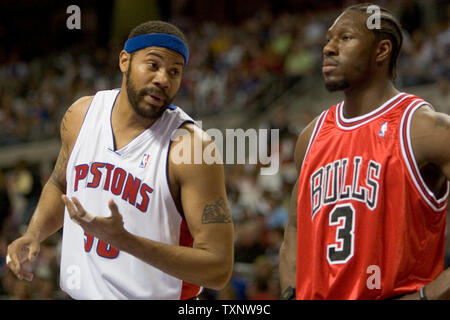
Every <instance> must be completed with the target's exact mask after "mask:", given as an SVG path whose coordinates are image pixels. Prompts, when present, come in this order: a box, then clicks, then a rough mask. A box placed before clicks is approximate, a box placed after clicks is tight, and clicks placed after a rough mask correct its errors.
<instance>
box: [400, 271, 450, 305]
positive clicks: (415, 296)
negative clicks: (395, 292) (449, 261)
mask: <svg viewBox="0 0 450 320" xmlns="http://www.w3.org/2000/svg"><path fill="white" fill-rule="evenodd" d="M425 295H426V299H427V300H449V299H450V268H447V269H445V270H444V271H443V272H442V273H441V274H440V275H439V276H438V277H437V278H436V279H435V280H434V281H432V282H431V283H429V284H428V285H426V286H425ZM399 300H420V294H419V292H414V293H411V294H407V295H404V296H402V297H400V298H399Z"/></svg>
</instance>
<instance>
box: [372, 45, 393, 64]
mask: <svg viewBox="0 0 450 320" xmlns="http://www.w3.org/2000/svg"><path fill="white" fill-rule="evenodd" d="M391 54H392V42H391V40H388V39H383V40H381V41H380V42H378V45H377V48H376V54H375V61H376V62H377V63H379V64H382V63H384V62H385V61H389V57H390V56H391Z"/></svg>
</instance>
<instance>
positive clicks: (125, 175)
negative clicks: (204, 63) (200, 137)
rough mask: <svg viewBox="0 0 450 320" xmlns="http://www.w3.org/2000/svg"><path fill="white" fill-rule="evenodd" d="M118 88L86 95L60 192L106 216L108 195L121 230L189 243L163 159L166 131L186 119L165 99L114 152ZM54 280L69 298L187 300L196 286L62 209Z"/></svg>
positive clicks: (167, 142)
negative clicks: (94, 232)
mask: <svg viewBox="0 0 450 320" xmlns="http://www.w3.org/2000/svg"><path fill="white" fill-rule="evenodd" d="M119 92H120V90H118V89H116V90H107V91H99V92H97V94H96V95H95V97H94V98H93V100H92V102H91V105H90V106H89V109H88V111H87V113H86V116H85V119H84V121H83V124H82V126H81V130H80V132H79V134H78V137H77V140H76V143H75V145H74V148H73V151H72V153H71V155H70V158H69V161H68V165H67V171H66V177H67V196H68V197H69V198H70V197H73V196H75V197H77V199H78V200H79V201H80V203H81V205H82V206H83V207H84V208H85V210H86V211H87V212H89V213H91V214H93V215H96V216H103V217H104V216H110V215H111V212H110V210H109V208H108V201H109V200H110V199H113V200H114V202H115V203H116V204H117V206H118V208H119V212H120V214H121V215H122V216H123V220H124V227H125V229H126V230H127V231H128V232H130V233H132V234H134V235H137V236H141V237H145V238H148V239H151V240H155V241H158V242H162V243H166V244H172V245H182V246H192V243H193V239H192V237H191V235H190V233H189V230H188V228H187V224H186V221H185V220H184V219H183V218H182V216H181V215H180V213H179V212H178V210H177V208H176V206H175V203H174V201H173V199H172V196H171V193H170V189H169V184H168V177H167V161H168V152H169V147H170V142H171V136H172V134H173V133H174V132H175V131H176V129H177V128H179V127H180V126H181V125H182V124H183V123H186V122H192V123H194V121H193V120H192V118H190V117H189V116H188V115H187V114H186V113H185V112H183V111H182V110H181V109H180V108H178V107H175V106H173V105H171V106H170V107H169V108H168V109H167V110H166V111H165V112H164V113H163V115H162V116H161V117H160V118H159V119H158V120H157V121H156V122H155V123H154V124H153V125H152V126H151V127H150V128H148V129H147V130H145V131H144V132H142V133H141V134H140V135H139V136H137V137H136V138H135V139H134V140H132V141H131V142H130V143H128V144H127V145H126V146H124V147H123V148H121V149H120V150H116V148H115V143H114V137H113V131H112V127H111V114H112V110H113V107H114V103H115V101H116V98H117V96H118V94H119ZM60 285H61V288H62V289H63V290H64V291H65V292H66V293H68V294H69V295H70V296H71V297H72V298H74V299H188V298H192V297H195V296H196V295H197V294H198V293H199V292H200V290H201V288H200V287H198V286H195V285H192V284H189V283H186V282H184V281H182V280H180V279H177V278H175V277H172V276H170V275H168V274H165V273H163V272H162V271H160V270H159V269H156V268H154V267H152V266H151V265H149V264H147V263H144V262H143V261H141V260H139V259H138V258H136V257H134V256H132V255H130V254H128V253H126V252H122V251H119V250H117V249H115V248H113V247H111V246H110V245H109V244H108V243H105V242H104V241H101V240H99V239H97V238H95V237H92V236H91V235H89V234H85V233H84V231H83V229H82V228H81V227H80V226H79V225H78V224H76V223H75V222H73V221H72V220H71V219H70V216H69V214H68V212H67V208H66V210H65V214H64V228H63V241H62V253H61V270H60Z"/></svg>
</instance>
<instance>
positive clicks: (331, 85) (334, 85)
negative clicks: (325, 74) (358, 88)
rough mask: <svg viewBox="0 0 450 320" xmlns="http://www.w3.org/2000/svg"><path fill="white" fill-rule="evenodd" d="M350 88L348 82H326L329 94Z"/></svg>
mask: <svg viewBox="0 0 450 320" xmlns="http://www.w3.org/2000/svg"><path fill="white" fill-rule="evenodd" d="M349 87H350V83H349V82H348V81H347V80H341V81H331V82H325V88H327V90H328V91H329V92H335V91H342V90H345V89H348V88H349Z"/></svg>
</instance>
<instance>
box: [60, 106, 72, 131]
mask: <svg viewBox="0 0 450 320" xmlns="http://www.w3.org/2000/svg"><path fill="white" fill-rule="evenodd" d="M71 113H72V107H70V108H69V109H67V111H66V114H65V115H64V118H63V119H62V122H61V131H64V132H66V131H68V129H67V126H66V122H67V121H69V120H67V118H68V117H67V116H68V115H70V114H71Z"/></svg>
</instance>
